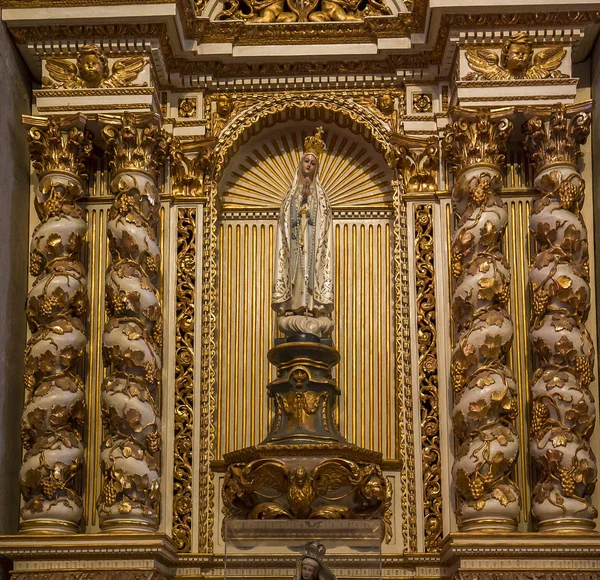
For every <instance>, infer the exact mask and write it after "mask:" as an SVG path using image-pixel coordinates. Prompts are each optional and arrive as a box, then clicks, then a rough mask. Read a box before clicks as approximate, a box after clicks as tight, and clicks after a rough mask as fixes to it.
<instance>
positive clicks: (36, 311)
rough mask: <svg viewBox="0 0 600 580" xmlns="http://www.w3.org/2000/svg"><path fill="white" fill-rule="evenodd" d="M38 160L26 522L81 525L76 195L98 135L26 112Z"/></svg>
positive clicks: (82, 342) (42, 527) (80, 229)
mask: <svg viewBox="0 0 600 580" xmlns="http://www.w3.org/2000/svg"><path fill="white" fill-rule="evenodd" d="M25 121H26V123H27V124H29V125H33V126H32V127H31V128H30V130H29V135H28V137H29V143H30V153H31V159H32V164H33V166H34V168H35V169H36V171H37V174H38V177H39V184H38V189H37V192H36V196H35V208H36V211H37V214H38V216H39V218H40V220H41V221H40V224H39V225H38V226H36V228H35V229H34V231H33V235H32V240H31V254H30V272H31V275H32V276H35V280H34V282H33V285H32V287H31V290H30V292H29V295H28V298H27V306H26V311H27V321H28V323H29V328H30V330H31V333H32V336H31V338H30V339H29V341H28V342H27V347H26V349H25V386H26V389H27V397H26V401H25V408H24V410H23V418H22V423H21V436H22V440H23V447H24V448H25V455H24V457H23V464H22V467H21V474H20V477H21V482H20V483H21V493H22V495H23V506H22V508H21V518H22V520H23V524H22V528H23V529H24V530H26V531H32V532H35V531H37V532H44V531H53V532H57V531H58V532H62V533H64V532H65V531H69V532H77V531H78V530H79V523H80V520H81V516H82V510H83V503H82V498H81V496H80V495H79V492H78V489H77V485H76V483H75V478H76V476H77V475H78V474H79V473H80V471H81V468H82V466H83V458H84V446H83V437H82V428H83V424H84V418H85V393H84V388H83V382H82V380H81V376H80V374H79V372H80V371H79V369H78V363H79V361H80V359H81V356H82V355H83V353H84V350H85V346H86V342H87V337H86V329H85V325H84V317H85V314H86V312H87V279H86V270H85V267H84V265H83V263H82V262H81V250H82V247H83V244H84V240H85V236H86V232H87V225H86V221H85V217H84V213H83V211H82V210H81V208H80V207H78V205H77V203H76V200H77V198H78V197H79V196H81V195H82V193H83V179H85V178H86V177H87V175H86V173H85V162H86V161H87V159H88V158H89V156H90V153H91V148H92V146H91V140H90V135H89V133H87V132H86V131H85V129H83V127H84V124H85V119H84V118H83V117H80V116H78V115H74V116H70V117H56V118H51V119H37V118H31V117H30V118H26V119H25Z"/></svg>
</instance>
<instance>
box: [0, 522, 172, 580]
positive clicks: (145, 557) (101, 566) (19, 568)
mask: <svg viewBox="0 0 600 580" xmlns="http://www.w3.org/2000/svg"><path fill="white" fill-rule="evenodd" d="M0 553H2V554H3V555H4V556H5V557H7V558H9V559H11V560H12V561H13V571H12V575H11V578H12V579H13V580H15V579H18V580H167V579H169V578H172V577H173V576H174V567H175V565H176V563H177V553H176V550H175V546H174V545H173V543H172V540H171V539H170V538H168V537H167V536H164V535H162V534H154V535H151V536H150V535H148V534H144V535H137V534H103V533H100V534H75V535H73V536H66V537H65V536H62V537H59V536H48V535H44V534H36V535H33V534H31V535H29V534H27V535H23V534H19V535H14V536H0Z"/></svg>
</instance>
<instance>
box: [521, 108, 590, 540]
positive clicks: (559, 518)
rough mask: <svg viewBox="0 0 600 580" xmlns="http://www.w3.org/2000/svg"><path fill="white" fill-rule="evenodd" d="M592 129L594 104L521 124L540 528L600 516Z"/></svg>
mask: <svg viewBox="0 0 600 580" xmlns="http://www.w3.org/2000/svg"><path fill="white" fill-rule="evenodd" d="M589 130H590V114H589V113H588V112H587V111H585V110H583V108H582V107H578V108H571V109H569V108H566V107H564V106H562V105H559V106H557V107H555V108H554V109H553V110H552V111H551V112H549V114H547V115H543V114H542V115H539V116H537V115H536V116H533V117H531V118H529V120H528V121H527V122H526V123H525V125H524V126H523V131H524V145H525V148H526V150H527V153H528V155H529V157H530V159H531V161H532V162H533V163H534V164H535V169H536V177H535V181H534V183H535V187H536V188H537V190H538V191H539V195H540V196H539V198H538V199H537V200H536V202H535V204H534V205H533V209H532V212H531V218H530V222H529V229H530V231H531V233H532V235H533V236H534V238H535V241H536V254H535V256H534V258H533V260H532V264H531V269H530V271H529V284H530V287H531V292H532V298H533V300H532V303H533V308H532V314H531V321H530V329H529V336H530V341H531V348H532V352H533V356H534V358H535V363H534V369H536V370H535V373H534V375H533V377H532V379H531V398H532V402H533V407H532V409H533V418H532V424H531V443H530V449H531V455H532V457H533V458H534V460H535V463H536V466H537V475H538V480H537V483H536V485H535V488H534V490H533V500H532V510H533V514H534V515H535V517H536V518H537V519H538V528H539V529H540V530H555V531H561V530H580V531H583V530H589V529H592V528H593V527H594V525H595V524H594V521H593V520H594V518H595V517H596V516H597V511H596V509H595V508H594V506H593V505H592V494H593V492H594V488H595V486H596V479H597V467H596V459H595V457H594V454H593V452H592V449H591V447H590V437H591V434H592V431H593V429H594V424H595V421H596V410H595V404H594V398H593V396H592V394H591V392H590V390H589V384H590V382H591V381H592V379H593V377H592V368H593V365H594V347H593V343H592V339H591V337H590V334H589V332H588V330H587V329H586V327H585V321H586V319H587V316H588V311H589V307H590V286H589V283H590V279H589V256H588V242H587V230H586V227H585V224H584V221H583V218H582V215H581V208H582V206H583V198H584V190H585V183H584V181H583V179H582V177H581V174H580V173H579V172H578V170H577V165H576V162H577V159H578V157H579V156H580V155H581V152H580V145H581V144H583V143H584V142H585V140H586V139H587V136H588V134H589Z"/></svg>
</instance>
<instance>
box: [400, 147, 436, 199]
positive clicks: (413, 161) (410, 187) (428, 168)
mask: <svg viewBox="0 0 600 580" xmlns="http://www.w3.org/2000/svg"><path fill="white" fill-rule="evenodd" d="M392 141H393V143H394V145H395V148H394V149H392V150H391V151H390V153H389V154H388V161H389V162H390V164H391V165H395V166H396V169H397V171H398V175H399V176H400V177H401V178H402V181H403V182H404V188H405V190H406V191H408V192H417V191H429V192H433V191H437V189H438V174H439V163H440V147H439V141H438V138H437V137H428V138H426V139H420V138H418V137H406V136H403V135H398V136H394V137H393V138H392Z"/></svg>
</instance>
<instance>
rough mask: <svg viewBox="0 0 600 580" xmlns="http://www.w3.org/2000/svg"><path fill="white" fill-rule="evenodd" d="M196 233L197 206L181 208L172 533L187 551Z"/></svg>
mask: <svg viewBox="0 0 600 580" xmlns="http://www.w3.org/2000/svg"><path fill="white" fill-rule="evenodd" d="M196 235H197V224H196V210H195V209H194V208H181V209H180V210H179V216H178V221H177V290H176V300H177V303H176V315H177V334H176V337H175V348H176V354H175V356H176V359H175V467H174V470H173V474H174V476H173V537H174V539H175V542H176V543H177V549H178V550H179V551H181V552H189V551H190V550H191V542H192V505H193V497H192V489H193V485H192V481H193V471H192V469H193V466H192V452H193V428H194V363H195V355H194V344H195V337H194V334H195V332H194V331H195V321H196V309H195V294H196Z"/></svg>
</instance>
